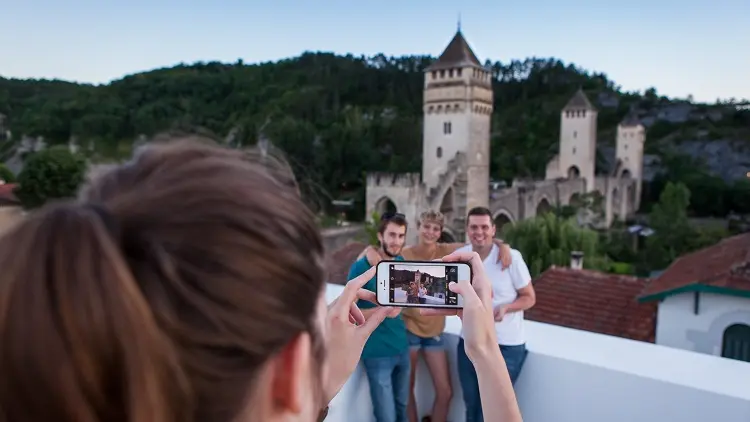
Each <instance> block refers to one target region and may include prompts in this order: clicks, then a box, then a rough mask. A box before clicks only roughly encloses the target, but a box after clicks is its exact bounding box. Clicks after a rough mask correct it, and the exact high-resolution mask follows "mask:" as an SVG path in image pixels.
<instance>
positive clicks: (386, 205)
mask: <svg viewBox="0 0 750 422" xmlns="http://www.w3.org/2000/svg"><path fill="white" fill-rule="evenodd" d="M375 211H376V212H377V213H378V214H380V215H381V216H382V215H383V214H385V213H391V214H393V213H397V212H398V207H396V203H395V202H393V200H392V199H391V198H389V197H388V196H382V197H381V198H380V199H378V200H377V202H375Z"/></svg>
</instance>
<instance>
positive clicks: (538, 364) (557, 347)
mask: <svg viewBox="0 0 750 422" xmlns="http://www.w3.org/2000/svg"><path fill="white" fill-rule="evenodd" d="M341 289H342V287H341V286H333V285H330V286H329V287H328V291H327V292H326V295H327V299H328V301H329V302H330V301H332V300H333V299H335V298H336V297H337V296H338V295H339V294H340V292H341ZM460 326H461V323H460V321H459V320H458V318H456V317H451V318H449V319H448V321H447V324H446V330H445V331H446V333H448V334H449V335H447V336H446V339H447V340H448V343H449V346H448V351H449V360H450V364H451V372H452V374H451V375H452V382H453V391H454V393H453V394H454V397H453V401H452V402H451V410H450V414H449V420H451V421H454V422H459V421H463V420H464V406H463V398H462V396H461V387H460V384H459V383H458V374H457V371H456V363H455V345H456V343H457V341H458V337H457V334H458V333H459V330H460ZM526 332H527V336H528V348H529V356H528V358H527V361H526V364H525V366H524V369H523V372H522V373H521V377H520V378H519V380H518V382H517V384H516V394H517V396H518V402H519V404H520V406H521V412H522V414H523V418H524V421H526V422H550V421H555V422H599V421H609V422H632V421H641V422H667V421H680V422H705V421H722V422H747V421H748V420H750V388H747V387H748V381H747V380H748V379H750V364H748V363H745V362H739V361H734V360H730V359H723V358H719V357H714V356H708V355H704V354H699V353H694V352H688V351H684V350H679V349H673V348H670V347H663V346H658V345H654V344H650V343H642V342H637V341H633V340H626V339H622V338H618V337H611V336H605V335H600V334H595V333H589V332H585V331H579V330H573V329H569V328H563V327H557V326H554V325H548V324H541V323H535V322H530V321H527V322H526ZM429 381H430V380H429V375H428V373H427V371H426V369H425V366H424V364H423V363H422V362H420V363H419V366H418V370H417V394H416V395H417V406H418V409H419V416H420V418H421V417H422V416H424V415H425V414H426V412H427V410H428V409H429V406H430V403H431V400H432V398H433V391H432V387H431V386H430V383H429ZM330 406H331V407H330V412H329V416H328V418H327V419H326V420H327V421H328V422H338V421H341V422H343V421H357V422H370V421H374V417H373V415H372V404H371V401H370V396H369V386H368V385H367V379H366V375H365V374H364V371H363V370H362V369H361V367H360V368H358V369H357V371H356V372H355V373H354V374H353V375H352V377H351V378H350V379H349V381H348V382H347V383H346V385H345V386H344V388H343V389H342V390H341V392H340V393H339V394H338V396H336V397H335V398H334V400H333V401H332V402H331V404H330Z"/></svg>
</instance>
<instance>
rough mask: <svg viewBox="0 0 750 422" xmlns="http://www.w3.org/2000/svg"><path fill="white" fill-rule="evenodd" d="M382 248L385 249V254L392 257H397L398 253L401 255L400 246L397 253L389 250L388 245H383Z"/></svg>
mask: <svg viewBox="0 0 750 422" xmlns="http://www.w3.org/2000/svg"><path fill="white" fill-rule="evenodd" d="M381 249H382V250H383V253H384V254H385V255H386V256H388V257H390V258H395V257H397V256H398V255H399V254H400V253H401V248H399V249H398V252H396V253H392V252H391V251H389V250H388V247H387V246H386V245H383V246H382V247H381Z"/></svg>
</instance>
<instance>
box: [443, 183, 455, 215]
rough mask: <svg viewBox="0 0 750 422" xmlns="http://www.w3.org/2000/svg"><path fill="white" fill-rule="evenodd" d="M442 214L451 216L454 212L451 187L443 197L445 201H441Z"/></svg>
mask: <svg viewBox="0 0 750 422" xmlns="http://www.w3.org/2000/svg"><path fill="white" fill-rule="evenodd" d="M440 212H441V213H443V214H444V215H446V214H450V213H452V212H453V187H452V186H451V187H449V188H448V189H447V190H446V191H445V194H444V195H443V199H442V200H441V201H440Z"/></svg>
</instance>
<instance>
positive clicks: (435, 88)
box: [422, 29, 493, 212]
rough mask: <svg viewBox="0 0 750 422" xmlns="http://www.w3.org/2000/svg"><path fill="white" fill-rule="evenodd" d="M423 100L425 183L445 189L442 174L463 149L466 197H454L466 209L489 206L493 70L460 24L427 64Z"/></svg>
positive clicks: (433, 188)
mask: <svg viewBox="0 0 750 422" xmlns="http://www.w3.org/2000/svg"><path fill="white" fill-rule="evenodd" d="M423 105H424V109H423V112H424V128H423V129H424V131H423V137H424V138H423V142H422V180H423V182H424V184H425V187H426V188H427V190H428V191H430V190H442V189H443V187H442V186H440V185H441V184H442V182H441V175H446V174H447V173H448V172H449V171H450V170H451V168H450V167H451V165H452V163H455V162H456V161H457V160H454V158H457V154H461V155H463V166H462V169H461V173H462V175H461V177H462V179H465V180H466V190H465V194H463V193H461V197H460V198H459V197H455V198H450V201H451V203H456V205H457V207H456V208H461V211H463V212H465V211H467V210H468V209H470V208H472V207H475V206H484V207H486V206H487V205H488V201H489V175H490V121H491V116H492V106H493V94H492V79H491V72H490V71H489V70H488V69H486V68H485V67H484V66H482V65H481V63H480V62H479V59H477V56H476V55H475V54H474V52H473V51H472V50H471V47H469V44H468V43H467V42H466V39H465V38H464V36H463V34H462V33H461V30H460V29H459V30H458V31H457V32H456V35H455V36H454V37H453V39H452V40H451V42H450V43H449V44H448V46H447V47H446V48H445V51H443V53H442V54H441V55H440V57H439V58H438V59H437V60H436V61H435V62H434V63H433V64H432V65H431V66H429V67H428V68H427V69H426V70H425V81H424V100H423ZM446 194H447V195H448V194H452V191H448V192H446ZM455 195H456V196H458V195H459V193H458V192H456V193H455ZM464 195H465V196H464ZM443 203H445V198H444V199H443ZM438 204H440V202H438ZM464 208H465V209H464ZM457 212H459V211H458V210H457Z"/></svg>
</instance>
